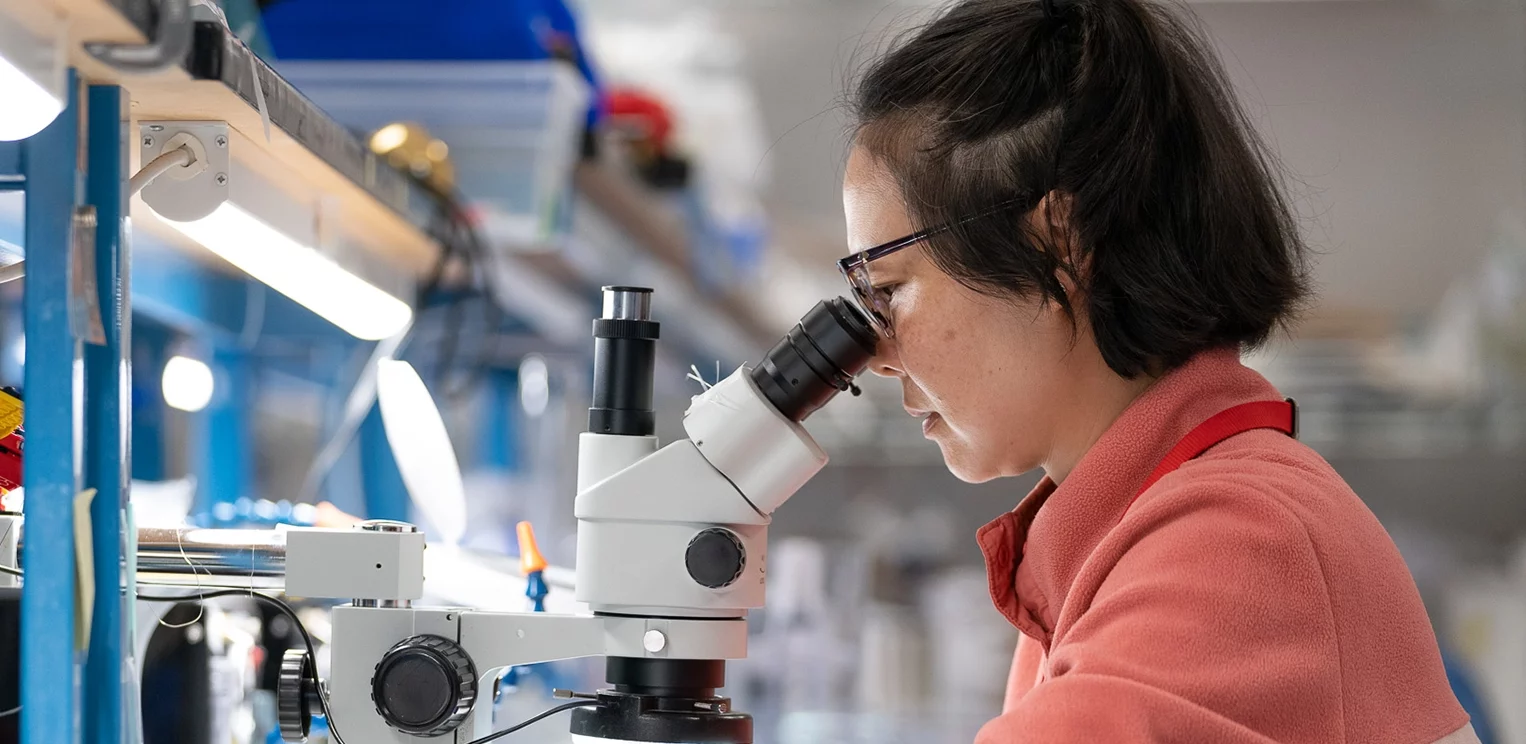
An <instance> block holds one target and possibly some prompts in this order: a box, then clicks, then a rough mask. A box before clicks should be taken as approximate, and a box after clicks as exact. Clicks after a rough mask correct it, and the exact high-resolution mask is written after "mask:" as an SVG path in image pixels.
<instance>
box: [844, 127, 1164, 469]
mask: <svg viewBox="0 0 1526 744" xmlns="http://www.w3.org/2000/svg"><path fill="white" fill-rule="evenodd" d="M843 207H844V210H845V212H846V215H847V219H848V244H849V250H852V251H860V250H864V249H866V248H869V247H871V246H874V245H878V244H880V243H883V242H886V241H889V240H894V239H896V238H899V237H901V236H904V235H907V234H910V233H912V232H915V231H916V230H917V228H918V227H919V226H915V225H913V224H912V221H911V218H910V217H909V215H908V214H907V212H906V210H905V208H904V206H903V204H902V201H901V198H900V194H899V191H898V189H897V187H896V186H895V179H894V177H893V176H892V175H890V174H889V173H888V172H887V171H885V170H884V168H883V167H882V166H881V165H880V164H879V163H878V162H877V161H876V160H875V159H874V158H873V157H872V156H870V155H868V154H867V153H865V152H864V151H863V150H861V149H858V148H855V149H854V151H853V153H852V154H851V156H850V157H849V159H848V168H847V174H846V176H845V177H844V180H843ZM870 267H871V272H870V275H871V277H872V278H873V281H874V283H875V285H876V286H892V285H893V290H892V296H891V300H890V310H891V320H892V323H893V325H894V327H895V338H894V339H891V340H887V341H884V342H882V343H881V344H880V349H879V353H878V355H877V356H876V357H875V358H874V359H873V360H872V362H871V364H870V370H871V371H873V372H874V373H875V374H879V375H882V376H885V377H893V378H896V379H898V380H900V382H901V388H902V397H903V402H904V403H905V405H906V406H907V407H908V408H911V409H915V410H918V411H923V412H932V413H935V414H936V415H937V419H936V423H934V424H933V426H932V428H931V430H930V431H929V433H928V436H929V437H930V438H931V439H933V440H934V441H935V442H937V444H938V446H939V448H940V449H941V450H942V452H943V459H944V462H945V463H946V464H947V465H948V468H949V470H950V471H951V472H952V473H953V474H954V475H955V476H957V477H959V478H960V479H961V480H964V481H967V482H971V483H978V482H983V481H988V480H992V479H994V478H1000V477H1005V476H1012V475H1019V474H1021V473H1024V472H1027V471H1029V470H1032V469H1034V468H1037V467H1043V468H1044V469H1045V470H1046V471H1047V472H1048V474H1049V475H1050V477H1052V478H1054V479H1055V480H1056V481H1059V480H1063V478H1064V477H1065V475H1067V474H1068V473H1069V472H1070V470H1071V469H1072V468H1073V467H1074V466H1075V463H1076V462H1077V461H1078V460H1079V459H1080V458H1081V456H1082V455H1083V454H1084V453H1085V451H1086V449H1087V448H1089V447H1090V446H1091V445H1092V444H1093V443H1094V442H1096V440H1097V439H1098V438H1099V437H1100V436H1101V435H1102V432H1104V431H1105V430H1106V429H1107V427H1108V425H1109V424H1111V423H1112V421H1113V420H1114V419H1116V418H1117V416H1118V414H1119V413H1121V412H1122V411H1123V409H1124V408H1126V407H1127V405H1128V403H1129V402H1131V401H1132V400H1133V399H1134V398H1135V397H1137V396H1138V394H1139V393H1140V392H1142V391H1143V390H1144V389H1145V387H1147V386H1148V385H1149V383H1150V382H1151V380H1148V379H1136V380H1126V379H1124V378H1122V377H1119V376H1118V375H1117V374H1115V373H1114V372H1113V371H1112V370H1111V369H1110V368H1108V366H1107V364H1106V363H1105V362H1103V361H1102V355H1101V353H1100V352H1099V351H1098V349H1097V346H1096V342H1095V341H1094V340H1093V337H1092V334H1091V331H1090V329H1089V328H1088V327H1087V325H1086V323H1085V318H1084V316H1080V317H1079V319H1078V320H1079V322H1077V323H1075V324H1074V325H1073V324H1072V321H1071V319H1070V317H1069V316H1068V315H1066V314H1065V312H1064V311H1063V310H1062V309H1060V308H1059V307H1058V306H1056V305H1054V304H1053V303H1040V302H1038V301H1035V300H1027V299H1020V298H996V297H991V296H988V295H985V294H981V293H977V292H975V291H973V290H971V289H969V288H967V287H965V286H964V285H962V284H960V283H959V282H957V281H955V280H954V279H953V278H952V277H950V276H948V275H947V274H945V273H943V272H942V271H940V270H939V269H938V268H937V267H936V266H935V265H934V264H933V263H932V261H931V260H930V259H929V258H928V257H927V256H926V254H925V253H924V251H923V250H921V249H919V248H916V247H912V248H907V249H905V250H902V251H899V252H897V253H895V254H892V255H891V256H887V257H885V258H883V259H881V260H878V261H875V262H874V263H872V264H870ZM1072 292H1073V293H1074V290H1073V289H1072ZM1078 306H1079V303H1078Z"/></svg>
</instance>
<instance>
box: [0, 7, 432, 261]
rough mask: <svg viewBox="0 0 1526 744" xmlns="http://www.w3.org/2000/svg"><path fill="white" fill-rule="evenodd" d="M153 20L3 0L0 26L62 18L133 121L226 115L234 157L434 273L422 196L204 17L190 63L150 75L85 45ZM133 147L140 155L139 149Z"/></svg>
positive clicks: (369, 241) (84, 70) (118, 10)
mask: <svg viewBox="0 0 1526 744" xmlns="http://www.w3.org/2000/svg"><path fill="white" fill-rule="evenodd" d="M146 16H147V7H146V6H145V5H144V4H143V3H142V2H141V0H0V22H8V21H7V20H6V19H10V20H14V21H16V22H18V23H20V24H21V25H22V26H24V27H26V28H27V29H28V30H30V31H31V32H32V33H34V34H37V35H51V33H50V32H49V31H48V29H49V28H50V27H53V26H54V24H55V23H56V22H57V20H62V21H64V22H65V23H66V24H67V29H68V59H69V63H70V64H71V65H73V66H74V67H75V68H76V69H78V70H79V71H80V74H81V76H82V78H83V79H84V81H85V82H87V83H97V84H99V83H111V84H116V85H121V86H122V87H123V88H124V89H125V90H126V91H127V92H128V95H129V97H130V99H131V102H132V104H131V105H132V109H131V118H132V120H133V122H134V123H135V124H136V123H137V122H139V121H152V120H181V121H192V120H220V121H226V122H228V126H229V129H230V130H231V131H232V133H233V134H232V138H231V139H232V141H231V143H230V146H231V153H230V154H231V155H232V157H233V159H234V160H236V161H237V162H238V163H240V164H241V165H243V166H245V167H247V168H249V169H250V170H253V171H254V172H255V173H257V174H259V175H260V176H262V177H263V178H264V179H266V180H267V181H269V182H270V183H272V184H276V185H277V186H278V187H279V188H280V189H282V190H283V191H285V192H286V193H287V194H288V195H289V196H290V197H291V198H293V199H295V200H298V201H300V202H302V203H312V204H316V203H317V202H319V201H320V200H321V201H326V202H329V204H330V205H331V208H333V209H336V210H337V212H338V214H339V216H340V218H341V220H340V222H341V224H342V229H343V231H344V232H345V234H346V236H347V237H348V238H349V239H350V240H351V241H353V242H354V243H356V244H357V245H360V246H364V247H365V248H367V249H368V252H370V253H372V254H374V255H376V256H379V257H382V258H383V259H384V260H386V261H387V262H388V263H389V264H391V265H393V266H394V267H396V268H398V269H400V270H404V271H407V272H410V273H412V274H414V275H416V276H417V275H423V274H424V273H425V272H427V271H428V270H429V267H430V266H432V265H433V263H434V261H435V257H436V255H437V254H438V252H439V246H438V244H437V243H436V242H435V241H434V240H433V239H432V238H430V236H429V235H428V234H427V233H426V227H427V220H428V217H429V212H428V209H429V199H428V196H427V194H425V192H424V191H423V190H422V189H421V188H419V187H418V186H416V185H415V184H413V183H412V182H411V181H409V180H408V179H407V178H406V177H405V176H404V175H403V174H402V173H400V172H398V171H397V170H396V169H394V168H392V167H391V166H389V165H387V164H386V163H385V161H383V160H381V159H379V158H377V157H375V156H374V155H372V154H371V152H370V151H369V150H368V149H367V148H366V147H365V144H364V143H363V142H361V141H360V140H359V139H357V138H356V137H355V136H354V135H353V134H352V133H350V132H349V131H348V130H346V129H345V128H344V127H342V126H340V125H339V124H338V123H336V122H334V121H333V120H332V119H330V118H329V117H328V116H327V115H325V114H324V113H323V112H322V111H321V110H319V109H318V108H317V107H316V106H314V105H313V104H312V103H311V102H309V101H307V99H305V98H303V97H302V95H301V94H300V93H299V92H297V90H296V89H295V88H293V87H292V86H291V85H290V84H288V83H287V82H286V81H285V80H282V79H281V77H280V76H279V75H278V74H276V72H275V71H274V70H272V69H271V68H270V67H269V66H268V65H266V64H265V63H264V62H263V61H262V60H260V59H259V58H258V57H257V56H255V55H254V54H253V53H252V52H250V51H249V49H248V48H247V47H245V46H244V45H243V43H242V42H240V41H239V40H238V39H237V38H235V37H234V36H233V35H232V34H231V33H229V32H228V30H227V29H226V28H225V27H223V26H222V25H220V24H216V23H206V22H202V23H197V24H196V28H195V31H194V33H193V39H192V48H191V52H190V54H189V55H188V56H187V59H186V60H185V61H184V62H183V63H182V64H181V65H179V66H176V67H172V68H170V69H169V70H165V71H163V72H159V73H154V74H150V75H143V74H133V73H124V72H121V71H118V70H115V69H112V68H110V67H108V66H106V65H104V64H102V63H100V62H98V61H97V60H95V59H94V58H93V57H91V56H90V55H89V54H87V53H86V52H85V50H84V48H83V44H84V43H85V42H87V41H107V42H118V43H143V41H144V40H145V35H144V31H143V28H142V26H144V25H146V24H147V21H146ZM256 86H258V90H259V93H262V94H263V96H261V95H259V94H257V93H256V90H257V89H256ZM261 97H263V100H264V109H265V113H266V114H267V115H268V121H269V127H268V132H269V136H268V139H267V135H266V132H267V127H266V118H265V117H262V115H261V111H260V108H259V102H260V99H261ZM129 149H130V150H131V151H132V152H133V153H134V154H136V152H137V148H129ZM137 166H138V163H137V162H136V157H134V163H133V167H134V168H136V167H137Z"/></svg>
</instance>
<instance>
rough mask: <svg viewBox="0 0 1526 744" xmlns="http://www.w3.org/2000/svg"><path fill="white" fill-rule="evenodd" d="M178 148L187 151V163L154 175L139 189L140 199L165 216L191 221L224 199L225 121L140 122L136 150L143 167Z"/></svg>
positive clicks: (180, 220) (178, 220)
mask: <svg viewBox="0 0 1526 744" xmlns="http://www.w3.org/2000/svg"><path fill="white" fill-rule="evenodd" d="M177 147H185V148H188V149H190V151H191V154H192V156H193V157H194V160H193V161H192V163H191V165H189V166H186V167H181V168H172V169H170V170H169V171H166V172H165V173H164V174H163V175H161V176H159V177H158V178H155V179H154V180H153V181H152V182H150V183H149V184H148V185H147V186H145V187H144V188H143V192H142V194H143V201H144V202H145V203H147V204H148V206H150V207H153V209H154V211H155V212H158V213H159V215H160V216H161V217H164V218H165V219H168V220H174V221H176V222H191V221H194V220H199V219H201V218H203V217H206V216H207V215H209V214H211V213H212V210H214V209H217V208H218V206H220V205H221V204H222V203H223V202H225V201H227V200H228V180H229V169H228V163H229V159H228V148H229V141H228V123H227V122H224V121H145V122H143V123H142V124H141V125H139V127H138V153H139V154H140V156H141V160H140V162H141V163H143V164H144V165H147V164H148V163H151V162H153V161H154V159H155V158H157V157H159V156H160V155H163V154H164V153H166V152H171V151H173V150H174V149H175V148H177Z"/></svg>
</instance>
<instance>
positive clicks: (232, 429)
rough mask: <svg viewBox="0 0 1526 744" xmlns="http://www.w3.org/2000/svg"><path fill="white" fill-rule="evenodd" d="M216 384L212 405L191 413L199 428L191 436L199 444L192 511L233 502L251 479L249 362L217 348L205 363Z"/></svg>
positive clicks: (235, 351) (237, 351) (229, 349)
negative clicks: (212, 373) (219, 503)
mask: <svg viewBox="0 0 1526 744" xmlns="http://www.w3.org/2000/svg"><path fill="white" fill-rule="evenodd" d="M208 361H209V363H210V364H211V367H212V369H213V371H214V374H215V377H216V380H217V389H216V390H215V391H214V392H213V393H212V402H211V404H209V405H208V406H207V407H206V408H204V409H202V411H201V412H199V413H197V414H194V416H195V418H196V423H197V425H198V426H199V427H201V429H200V431H197V432H195V433H194V434H193V437H195V438H196V439H198V440H200V443H201V444H200V446H201V453H200V457H199V459H198V461H197V463H196V483H197V492H198V493H197V502H196V503H197V508H198V509H199V510H205V509H211V508H212V505H213V504H215V503H217V502H219V501H228V502H234V501H238V499H239V498H240V497H244V496H249V495H250V494H251V493H252V492H253V490H254V488H253V482H252V481H251V479H250V474H251V472H252V469H251V467H250V464H249V458H250V453H251V452H253V451H254V449H253V447H252V445H251V443H250V435H251V434H250V427H251V426H252V423H253V422H252V421H251V420H250V410H251V408H252V406H253V401H252V400H251V398H250V392H251V391H250V382H251V381H250V379H249V377H250V369H249V367H250V361H249V355H248V354H247V353H245V352H244V351H242V350H240V349H237V348H234V347H231V346H228V345H224V344H218V345H217V346H216V348H215V349H214V350H213V353H212V357H211V359H209V360H208Z"/></svg>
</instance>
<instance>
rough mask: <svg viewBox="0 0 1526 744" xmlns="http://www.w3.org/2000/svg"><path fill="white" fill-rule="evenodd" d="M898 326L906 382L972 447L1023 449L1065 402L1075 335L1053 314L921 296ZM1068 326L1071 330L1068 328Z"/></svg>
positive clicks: (966, 295) (959, 296)
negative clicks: (1025, 441) (1067, 362)
mask: <svg viewBox="0 0 1526 744" xmlns="http://www.w3.org/2000/svg"><path fill="white" fill-rule="evenodd" d="M911 299H916V300H922V301H926V302H927V304H926V305H925V306H922V307H917V308H915V309H913V308H912V307H910V304H911V303H910V302H908V306H907V310H908V312H906V313H905V314H904V315H903V316H902V317H905V318H906V322H905V323H904V324H902V323H901V322H899V320H898V322H897V326H896V335H897V342H898V348H899V351H900V357H901V362H902V365H903V368H904V371H905V373H906V375H907V377H909V378H910V381H911V382H912V383H913V384H915V385H916V387H917V388H918V389H919V390H920V391H921V392H922V393H923V394H924V395H925V396H926V398H927V400H926V403H928V404H930V405H931V406H932V407H933V408H936V409H937V410H939V411H940V412H942V413H943V415H944V417H945V418H946V419H948V422H949V424H950V425H952V426H953V428H954V429H955V431H957V432H959V433H960V435H961V436H962V437H964V438H968V439H971V440H973V441H971V442H970V443H971V444H977V445H992V446H999V447H1012V446H1018V447H1021V443H1019V442H1016V441H1013V440H1014V438H1017V439H1024V438H1027V437H1030V436H1033V435H1035V434H1037V433H1038V432H1039V431H1041V430H1042V428H1043V427H1042V426H1041V425H1040V422H1041V421H1044V420H1047V418H1048V417H1049V414H1050V413H1052V411H1051V410H1050V409H1052V408H1054V407H1055V406H1057V405H1059V403H1058V401H1060V400H1062V399H1063V398H1064V397H1065V396H1064V395H1063V394H1062V393H1063V391H1062V390H1061V389H1060V388H1062V387H1063V386H1064V385H1065V380H1066V378H1067V377H1068V375H1067V374H1066V372H1065V370H1064V367H1065V359H1066V358H1067V351H1068V349H1069V341H1068V339H1069V336H1068V335H1066V334H1064V333H1063V332H1061V331H1062V329H1060V328H1059V327H1058V326H1057V324H1056V323H1057V321H1056V319H1055V318H1054V317H1051V316H1052V315H1053V313H1054V312H1058V311H1053V312H1051V311H1043V312H1040V311H1039V309H1038V308H1032V307H1018V306H1014V305H1013V304H1011V303H1007V302H1002V301H1000V300H995V299H991V298H987V297H984V296H981V295H976V294H974V293H973V292H970V291H969V290H966V289H964V288H963V287H958V291H957V292H950V293H948V294H947V295H944V296H938V297H928V296H922V297H916V298H908V300H911ZM1067 327H1068V326H1067Z"/></svg>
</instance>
